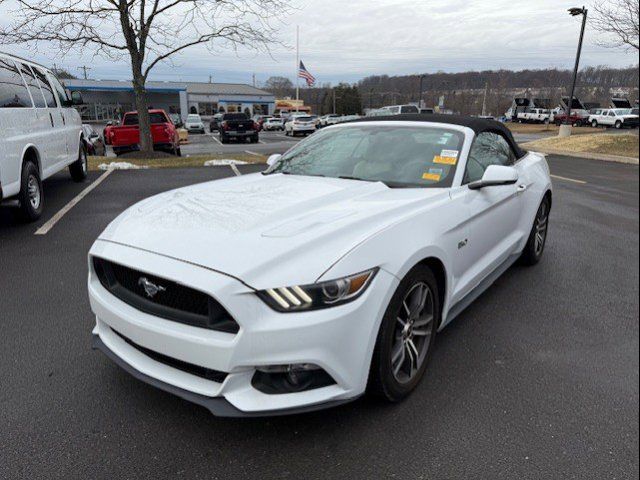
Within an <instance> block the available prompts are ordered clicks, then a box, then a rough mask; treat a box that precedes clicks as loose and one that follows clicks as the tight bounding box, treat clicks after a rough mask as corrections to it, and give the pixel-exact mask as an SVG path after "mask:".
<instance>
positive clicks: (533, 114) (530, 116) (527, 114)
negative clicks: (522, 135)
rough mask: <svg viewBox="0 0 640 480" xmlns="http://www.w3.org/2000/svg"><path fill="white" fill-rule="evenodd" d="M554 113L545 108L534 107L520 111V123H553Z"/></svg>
mask: <svg viewBox="0 0 640 480" xmlns="http://www.w3.org/2000/svg"><path fill="white" fill-rule="evenodd" d="M552 121H553V114H552V113H551V111H550V110H547V109H545V108H532V109H527V110H525V111H524V112H520V113H518V122H520V123H551V122H552Z"/></svg>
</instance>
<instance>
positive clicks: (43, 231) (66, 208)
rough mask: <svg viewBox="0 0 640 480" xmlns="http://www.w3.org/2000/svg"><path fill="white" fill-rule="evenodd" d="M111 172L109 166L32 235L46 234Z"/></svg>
mask: <svg viewBox="0 0 640 480" xmlns="http://www.w3.org/2000/svg"><path fill="white" fill-rule="evenodd" d="M112 172H113V169H111V168H110V169H109V170H107V171H106V172H104V173H103V174H102V175H100V176H99V177H98V178H97V180H96V181H95V182H93V183H92V184H91V185H89V186H88V187H87V188H85V189H84V190H83V191H82V192H80V193H79V194H78V195H77V196H76V197H75V198H74V199H73V200H71V201H70V202H69V203H67V204H66V205H65V206H64V207H62V209H61V210H60V211H59V212H58V213H56V214H55V215H54V216H53V217H51V219H50V220H49V221H48V222H47V223H45V224H44V225H42V226H41V227H40V228H39V229H38V230H36V233H35V234H34V235H46V234H47V233H49V230H51V229H52V228H53V227H54V226H55V224H56V223H58V222H59V221H60V219H61V218H62V217H64V216H65V215H66V214H67V213H69V210H71V209H72V208H73V207H75V206H76V205H77V204H78V203H79V202H80V200H82V199H83V198H84V197H86V196H87V195H89V193H91V191H92V190H93V189H94V188H96V187H97V186H98V185H100V184H101V183H102V182H104V181H105V180H106V178H107V177H108V176H109V175H111V173H112Z"/></svg>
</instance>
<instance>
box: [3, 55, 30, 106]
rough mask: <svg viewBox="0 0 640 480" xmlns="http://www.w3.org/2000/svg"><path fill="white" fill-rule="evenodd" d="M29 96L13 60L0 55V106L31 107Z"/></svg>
mask: <svg viewBox="0 0 640 480" xmlns="http://www.w3.org/2000/svg"><path fill="white" fill-rule="evenodd" d="M31 107H33V104H32V103H31V98H30V97H29V92H28V91H27V86H26V85H25V84H24V81H23V80H22V76H21V75H20V72H18V69H17V68H16V65H15V63H13V60H10V59H8V58H2V57H0V108H31Z"/></svg>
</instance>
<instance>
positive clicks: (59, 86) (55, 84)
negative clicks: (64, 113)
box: [49, 75, 69, 107]
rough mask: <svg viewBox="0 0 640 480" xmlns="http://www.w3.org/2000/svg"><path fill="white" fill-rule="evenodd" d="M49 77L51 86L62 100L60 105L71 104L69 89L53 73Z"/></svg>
mask: <svg viewBox="0 0 640 480" xmlns="http://www.w3.org/2000/svg"><path fill="white" fill-rule="evenodd" d="M49 79H50V80H51V86H52V87H53V89H54V90H55V92H56V95H57V96H58V100H60V106H61V107H66V106H68V105H69V97H68V96H67V91H66V90H65V88H64V87H63V86H62V84H61V83H60V82H59V81H58V79H57V78H56V77H54V76H53V75H49Z"/></svg>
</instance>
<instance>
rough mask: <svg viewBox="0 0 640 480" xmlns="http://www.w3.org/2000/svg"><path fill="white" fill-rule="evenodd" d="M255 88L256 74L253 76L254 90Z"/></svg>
mask: <svg viewBox="0 0 640 480" xmlns="http://www.w3.org/2000/svg"><path fill="white" fill-rule="evenodd" d="M255 86H256V74H255V73H254V74H253V87H254V88H255Z"/></svg>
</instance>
